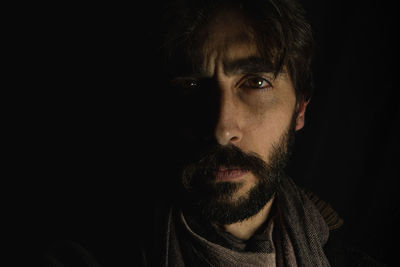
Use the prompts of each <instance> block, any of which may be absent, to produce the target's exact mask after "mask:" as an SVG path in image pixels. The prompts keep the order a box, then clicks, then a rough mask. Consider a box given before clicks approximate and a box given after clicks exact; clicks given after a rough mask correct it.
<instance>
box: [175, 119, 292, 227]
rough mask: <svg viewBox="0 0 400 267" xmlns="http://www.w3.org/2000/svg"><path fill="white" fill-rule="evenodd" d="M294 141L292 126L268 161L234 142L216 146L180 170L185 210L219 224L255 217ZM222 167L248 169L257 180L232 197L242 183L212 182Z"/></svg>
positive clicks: (276, 181) (277, 179) (274, 187)
mask: <svg viewBox="0 0 400 267" xmlns="http://www.w3.org/2000/svg"><path fill="white" fill-rule="evenodd" d="M293 142H294V127H293V125H291V127H290V129H289V130H288V131H287V132H286V133H285V134H284V135H283V136H282V137H281V138H280V140H279V142H278V143H277V144H276V145H275V146H273V147H272V153H271V156H270V157H269V161H268V164H267V163H266V162H265V161H264V160H262V159H261V158H260V157H259V156H258V155H257V154H255V153H245V152H243V151H241V150H240V149H239V148H238V147H236V146H233V145H228V146H217V147H215V148H214V149H212V150H211V151H209V152H208V153H207V154H205V155H204V156H203V157H202V158H201V159H200V160H199V161H198V162H197V163H194V164H190V165H188V166H186V168H184V170H183V174H182V182H183V187H184V191H185V199H184V201H183V203H184V205H183V208H184V212H185V213H189V214H190V216H194V217H197V218H201V220H207V221H210V222H213V223H218V224H232V223H235V222H240V221H244V220H246V219H248V218H250V217H252V216H254V215H255V214H257V213H258V212H259V211H260V210H261V209H262V208H263V207H264V206H265V205H266V203H267V202H268V201H269V200H271V198H272V197H273V196H274V195H275V193H276V191H277V188H278V186H279V184H280V181H281V177H282V175H284V168H285V166H286V163H287V159H288V157H289V152H290V147H291V145H292V143H293ZM222 166H223V167H226V168H235V169H241V170H246V171H250V172H251V173H252V174H253V175H254V176H255V177H256V180H257V182H256V184H255V185H254V186H253V187H252V188H251V189H250V191H249V192H248V193H247V194H245V195H243V196H241V197H239V198H238V199H235V200H234V198H233V197H234V195H235V193H236V192H237V191H238V190H239V189H240V188H241V187H242V183H238V182H215V178H214V177H215V171H216V170H218V169H219V168H220V167H222Z"/></svg>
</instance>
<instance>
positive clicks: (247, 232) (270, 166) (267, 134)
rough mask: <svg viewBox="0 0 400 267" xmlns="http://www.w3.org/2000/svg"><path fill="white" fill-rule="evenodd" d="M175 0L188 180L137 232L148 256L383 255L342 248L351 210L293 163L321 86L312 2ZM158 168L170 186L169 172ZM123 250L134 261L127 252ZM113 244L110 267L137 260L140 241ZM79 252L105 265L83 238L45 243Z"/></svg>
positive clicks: (359, 260) (296, 258) (177, 98)
mask: <svg viewBox="0 0 400 267" xmlns="http://www.w3.org/2000/svg"><path fill="white" fill-rule="evenodd" d="M167 7H168V9H167V10H166V11H165V14H164V20H163V26H165V28H164V29H165V31H163V34H164V37H165V38H164V41H163V45H162V50H163V54H164V55H165V58H164V59H165V73H166V76H165V78H166V80H167V81H168V86H163V87H162V90H163V91H167V92H168V94H169V95H170V96H172V97H171V98H170V99H169V101H166V102H167V103H168V105H169V106H170V107H171V108H170V109H173V110H174V111H173V113H174V112H175V113H174V116H173V117H172V119H171V121H168V123H169V124H171V127H169V128H168V129H167V130H168V132H169V133H170V134H171V136H174V138H175V139H174V140H175V141H176V142H173V140H170V139H168V140H167V141H168V142H169V143H173V149H174V152H175V153H174V155H173V156H177V158H178V160H179V172H178V175H176V176H177V178H178V180H179V184H178V188H179V189H180V190H179V191H177V192H179V194H176V197H174V198H173V200H174V201H173V202H172V203H171V205H167V208H165V209H162V211H163V212H161V213H160V214H158V215H157V221H156V227H155V230H154V232H152V233H151V234H148V233H147V232H146V233H145V234H144V236H146V238H144V240H138V239H139V238H138V239H135V238H136V237H138V236H140V235H141V232H143V231H144V230H143V229H142V228H140V227H137V228H135V227H132V228H133V229H134V231H136V234H135V235H134V237H133V238H129V245H130V244H131V243H134V244H138V243H139V244H140V245H143V246H142V247H143V249H142V250H141V254H140V256H138V255H136V256H138V260H139V261H141V263H142V264H143V265H144V266H313V267H314V266H381V265H379V264H378V263H376V262H375V261H373V260H372V259H370V258H369V257H368V256H366V255H364V254H363V253H361V252H359V251H357V250H354V249H349V248H346V247H343V246H342V245H341V244H340V242H339V240H337V238H336V237H335V233H334V231H336V229H338V228H340V226H341V225H342V220H341V219H340V217H339V216H338V215H337V214H336V212H335V211H334V210H333V209H332V208H331V207H330V206H329V205H328V204H326V203H325V202H323V201H322V200H320V199H319V198H318V197H317V196H315V195H314V194H313V193H311V192H308V191H306V190H303V189H301V188H299V187H298V186H297V185H296V184H295V183H294V182H293V181H292V179H291V178H290V177H287V176H286V175H285V172H284V169H285V165H286V163H287V160H288V158H289V155H290V149H291V146H292V144H293V141H294V135H295V132H296V131H298V130H300V129H302V128H303V126H304V123H305V114H306V109H307V105H308V103H309V101H310V99H311V95H312V77H311V76H312V75H311V60H312V54H313V45H314V43H313V37H312V34H311V28H310V25H309V24H308V23H307V21H306V20H305V15H304V11H303V9H302V8H301V6H299V4H298V3H297V2H296V1H295V0H259V1H258V0H242V1H240V0H226V1H223V0H220V1H218V0H215V1H211V0H203V1H173V2H169V3H167ZM146 84H148V83H146ZM159 84H160V83H159V81H158V82H157V84H156V85H158V86H159ZM150 89H151V88H149V90H150ZM170 101H172V102H170ZM173 126H176V127H173ZM175 130H177V131H176V132H175ZM160 138H163V136H160ZM170 157H172V155H170ZM153 178H154V180H155V181H157V183H156V185H157V186H159V185H160V184H162V183H163V181H165V180H168V179H169V178H170V177H168V176H166V177H161V178H160V177H153ZM156 179H158V180H156ZM161 179H164V180H162V181H161ZM168 183H173V181H172V180H171V181H170V180H168V182H164V184H168ZM138 219H141V218H138ZM111 230H112V231H113V230H114V229H111ZM153 233H154V235H153ZM100 236H101V235H100ZM109 245H110V246H114V245H115V244H113V243H111V244H109ZM68 251H69V253H68V254H69V256H67V257H66V256H65V254H66V252H68ZM90 252H93V251H90ZM136 252H137V251H136ZM106 253H107V252H105V253H104V254H106ZM108 253H109V254H110V255H111V252H110V251H108ZM94 254H95V253H94ZM98 254H100V253H98ZM122 254H126V255H125V256H126V258H129V261H128V260H125V259H124V260H122V259H118V257H120V256H121V255H122ZM114 255H116V256H114ZM114 255H112V256H108V258H110V261H109V262H111V265H110V266H116V265H121V264H128V265H129V264H130V263H132V262H134V261H135V260H134V259H133V257H135V251H134V250H131V249H129V248H127V249H125V250H122V252H121V251H118V253H115V254H114ZM100 257H102V258H105V257H107V256H106V255H100ZM66 258H67V259H68V261H66V260H64V261H63V259H66ZM75 260H76V262H77V261H79V260H80V263H81V264H82V265H80V266H101V265H97V263H96V262H98V259H97V258H96V257H93V256H92V255H91V253H89V252H88V251H86V249H85V248H83V246H81V245H80V244H77V243H74V242H67V243H66V242H63V243H61V244H57V245H56V246H53V247H52V249H50V250H49V252H48V253H47V254H46V262H48V263H50V265H49V266H64V265H67V264H66V263H69V264H70V266H77V265H76V264H72V263H71V262H72V261H75ZM64 262H65V263H64ZM117 262H118V263H121V264H118V263H117ZM63 264H64V265H63Z"/></svg>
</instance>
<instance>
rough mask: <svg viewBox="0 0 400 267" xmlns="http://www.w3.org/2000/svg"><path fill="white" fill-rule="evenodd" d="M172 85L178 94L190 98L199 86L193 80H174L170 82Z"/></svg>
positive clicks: (197, 82) (196, 81)
mask: <svg viewBox="0 0 400 267" xmlns="http://www.w3.org/2000/svg"><path fill="white" fill-rule="evenodd" d="M172 85H173V86H174V87H175V88H176V89H178V92H179V93H180V94H182V95H183V96H191V95H194V94H196V92H197V90H198V88H199V86H200V84H199V81H198V80H195V79H186V78H185V79H180V78H179V79H175V80H173V81H172Z"/></svg>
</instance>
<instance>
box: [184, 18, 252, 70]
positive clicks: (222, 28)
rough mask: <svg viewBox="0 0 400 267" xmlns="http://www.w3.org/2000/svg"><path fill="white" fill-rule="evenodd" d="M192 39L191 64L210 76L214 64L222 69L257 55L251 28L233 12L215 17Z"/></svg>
mask: <svg viewBox="0 0 400 267" xmlns="http://www.w3.org/2000/svg"><path fill="white" fill-rule="evenodd" d="M196 39H197V49H196V50H197V53H195V54H194V55H193V58H192V63H193V65H194V67H195V68H196V70H197V71H199V72H201V73H204V74H211V73H213V72H214V70H215V67H216V65H217V64H221V65H222V66H224V65H228V63H229V62H233V61H236V60H238V59H246V58H250V57H256V56H257V55H258V54H259V53H258V49H257V46H256V42H255V40H254V35H253V33H252V30H251V27H249V25H248V23H246V22H245V20H244V19H243V17H242V16H241V15H240V14H239V13H238V12H235V11H221V12H220V13H218V14H217V15H216V16H215V17H214V18H212V19H211V20H210V21H209V22H208V23H207V24H206V25H205V26H204V27H203V28H202V29H201V30H200V31H199V33H198V36H197V38H196Z"/></svg>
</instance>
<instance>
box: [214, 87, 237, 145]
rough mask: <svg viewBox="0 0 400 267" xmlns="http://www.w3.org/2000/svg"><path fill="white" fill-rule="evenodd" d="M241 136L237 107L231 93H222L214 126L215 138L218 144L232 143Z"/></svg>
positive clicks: (235, 142)
mask: <svg viewBox="0 0 400 267" xmlns="http://www.w3.org/2000/svg"><path fill="white" fill-rule="evenodd" d="M242 137H243V133H242V131H241V128H240V125H239V110H238V107H237V105H236V104H235V102H234V101H233V96H232V95H229V93H222V94H221V98H220V107H219V114H218V119H217V124H216V127H215V138H216V140H217V142H218V143H219V144H220V145H229V144H233V145H234V144H237V143H239V142H240V141H241V139H242Z"/></svg>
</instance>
